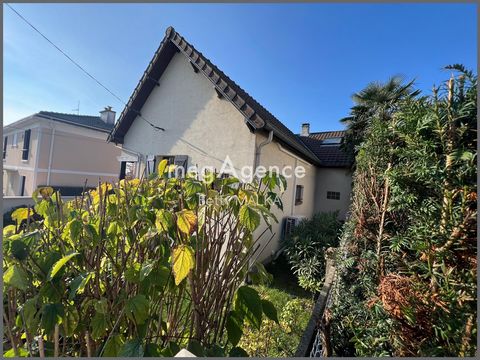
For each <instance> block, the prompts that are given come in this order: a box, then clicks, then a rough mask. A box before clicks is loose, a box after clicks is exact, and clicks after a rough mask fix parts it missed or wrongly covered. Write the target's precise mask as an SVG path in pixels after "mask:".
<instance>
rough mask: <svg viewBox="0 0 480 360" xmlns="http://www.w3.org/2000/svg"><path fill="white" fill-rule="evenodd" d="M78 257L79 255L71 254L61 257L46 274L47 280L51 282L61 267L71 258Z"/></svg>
mask: <svg viewBox="0 0 480 360" xmlns="http://www.w3.org/2000/svg"><path fill="white" fill-rule="evenodd" d="M77 255H79V253H77V252H76V253H72V254H69V255H65V256H64V257H62V258H61V259H60V260H58V261H57V262H56V263H55V264H54V265H53V266H52V268H51V269H50V271H49V272H48V279H49V280H52V279H53V278H54V277H55V275H56V274H57V273H58V272H59V271H60V270H61V269H62V267H63V266H64V265H65V264H66V263H67V262H68V261H69V260H70V259H71V258H73V257H74V256H77Z"/></svg>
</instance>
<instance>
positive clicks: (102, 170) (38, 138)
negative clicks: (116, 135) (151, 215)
mask: <svg viewBox="0 0 480 360" xmlns="http://www.w3.org/2000/svg"><path fill="white" fill-rule="evenodd" d="M13 125H16V126H15V128H14V129H12V128H11V127H12V126H11V125H9V126H7V127H6V128H5V131H4V136H5V135H8V147H7V156H6V159H5V160H4V161H3V165H4V169H5V168H9V169H10V171H9V172H5V171H4V174H3V183H4V184H3V191H4V193H5V194H6V195H19V193H18V191H19V186H20V185H19V184H20V183H19V181H20V176H22V175H24V176H26V182H25V195H31V194H32V193H33V191H34V190H35V189H36V188H37V187H38V186H39V185H47V183H48V180H47V179H48V171H49V164H50V182H49V184H50V185H52V186H83V185H84V183H85V180H87V181H88V185H91V186H94V185H96V184H97V183H98V180H99V179H101V180H102V181H117V180H118V174H119V172H120V163H119V162H118V161H117V156H119V155H120V153H121V150H120V149H119V148H117V147H115V145H114V144H111V143H107V142H106V138H107V133H104V132H100V131H96V130H92V129H87V128H82V127H78V126H72V125H68V124H64V123H59V122H56V121H49V120H45V119H43V118H38V117H35V116H32V117H30V118H27V119H25V120H21V121H20V122H19V123H18V124H13ZM9 127H10V128H9ZM25 129H32V133H31V142H30V153H29V158H28V160H27V161H23V160H22V159H21V158H22V149H23V138H22V135H23V133H24V131H25ZM54 129H55V135H54V136H52V134H53V132H54ZM14 132H17V133H18V146H17V147H16V148H12V147H11V144H12V139H13V133H14ZM52 138H53V147H52V148H51V140H52ZM50 149H52V156H51V163H50ZM37 153H38V156H37ZM10 179H11V180H10ZM9 183H11V184H13V186H10V189H8V184H9ZM12 189H13V190H12Z"/></svg>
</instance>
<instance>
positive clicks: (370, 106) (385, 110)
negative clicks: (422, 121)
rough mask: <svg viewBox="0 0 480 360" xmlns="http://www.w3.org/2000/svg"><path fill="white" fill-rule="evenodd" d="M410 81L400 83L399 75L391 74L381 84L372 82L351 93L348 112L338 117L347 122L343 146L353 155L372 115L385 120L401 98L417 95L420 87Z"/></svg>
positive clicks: (388, 118)
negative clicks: (343, 116)
mask: <svg viewBox="0 0 480 360" xmlns="http://www.w3.org/2000/svg"><path fill="white" fill-rule="evenodd" d="M413 83H414V80H412V81H410V82H408V83H407V84H404V80H403V78H402V77H400V76H394V77H392V78H390V79H389V80H388V81H387V82H386V83H384V84H382V83H379V82H372V83H370V84H368V85H367V86H366V87H365V88H364V89H363V90H361V91H360V92H358V93H356V94H353V95H352V99H353V101H354V102H355V103H356V104H355V105H354V106H353V107H352V108H351V109H350V115H349V116H347V117H345V118H343V119H341V120H340V121H341V122H342V123H344V124H346V125H347V133H346V136H345V141H344V150H346V151H347V152H348V153H349V154H351V155H356V148H357V146H358V145H360V144H361V143H362V141H363V138H364V136H365V131H366V130H367V128H368V125H369V124H370V121H371V119H372V118H373V117H374V116H378V117H380V118H381V119H384V120H385V121H388V120H390V119H391V116H392V114H393V113H394V112H395V110H396V109H397V106H398V104H399V103H400V101H401V100H403V99H405V98H407V97H414V96H417V95H418V94H419V93H420V91H419V90H414V89H413Z"/></svg>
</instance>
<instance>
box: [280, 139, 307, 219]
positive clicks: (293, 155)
mask: <svg viewBox="0 0 480 360" xmlns="http://www.w3.org/2000/svg"><path fill="white" fill-rule="evenodd" d="M277 145H278V149H279V150H280V151H281V152H284V153H285V154H288V155H290V156H291V157H293V158H294V159H295V166H294V168H293V171H295V169H296V168H297V164H298V161H299V160H300V161H302V162H304V163H305V164H307V165H310V164H309V163H308V162H306V161H305V160H303V159H301V158H299V157H298V156H297V155H295V154H293V153H291V152H290V151H288V150H286V149H285V148H283V147H282V145H280V144H277ZM296 187H297V177H296V176H294V177H293V193H292V205H291V206H290V215H291V216H293V212H294V211H293V210H294V208H295V192H296Z"/></svg>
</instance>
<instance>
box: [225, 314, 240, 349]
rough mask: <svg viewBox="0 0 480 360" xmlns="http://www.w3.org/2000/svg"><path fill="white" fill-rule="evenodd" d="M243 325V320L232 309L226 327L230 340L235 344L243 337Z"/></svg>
mask: <svg viewBox="0 0 480 360" xmlns="http://www.w3.org/2000/svg"><path fill="white" fill-rule="evenodd" d="M242 326H243V320H242V319H241V318H240V317H239V316H238V314H237V313H236V312H235V311H230V312H229V313H228V316H227V322H226V329H227V337H228V341H229V342H230V344H232V345H233V346H235V345H237V344H238V342H239V341H240V339H241V337H242V334H243V330H242Z"/></svg>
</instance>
